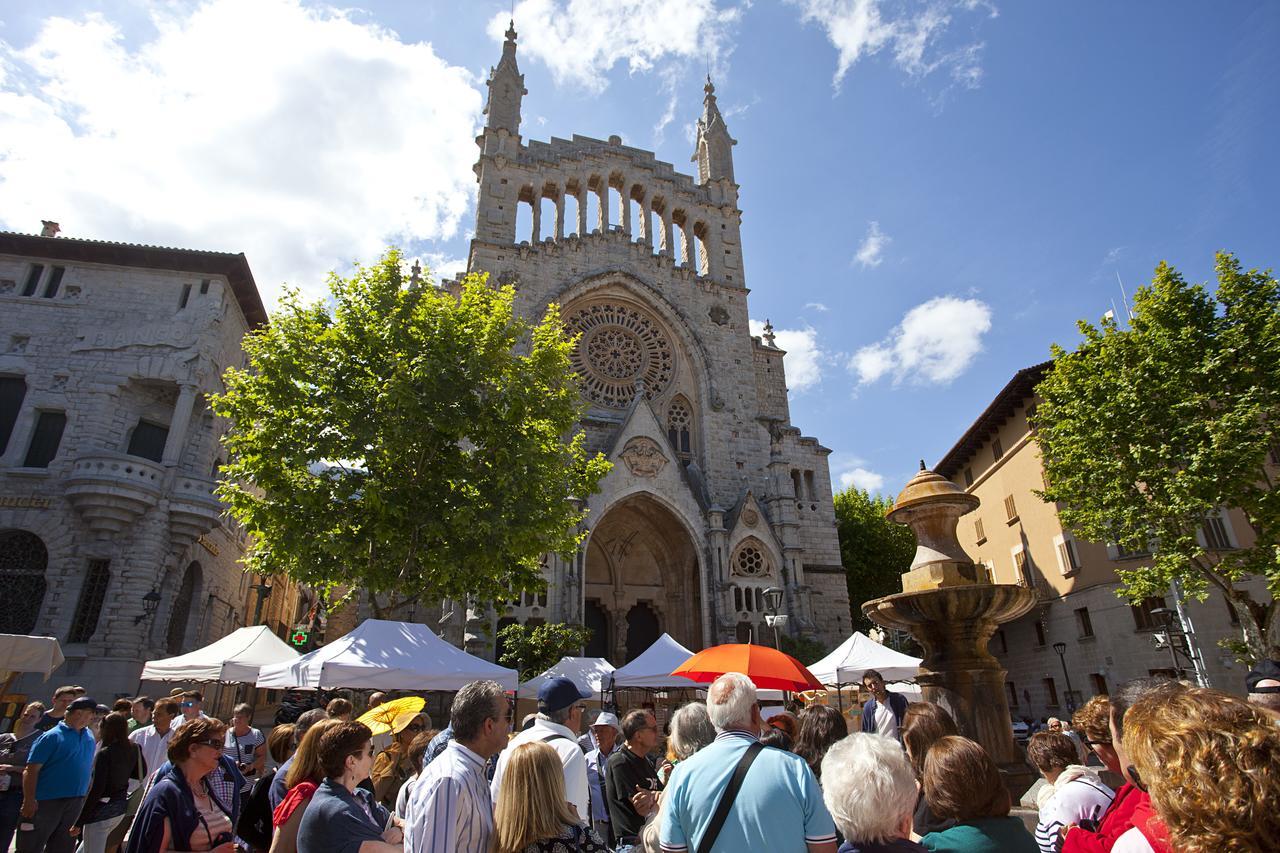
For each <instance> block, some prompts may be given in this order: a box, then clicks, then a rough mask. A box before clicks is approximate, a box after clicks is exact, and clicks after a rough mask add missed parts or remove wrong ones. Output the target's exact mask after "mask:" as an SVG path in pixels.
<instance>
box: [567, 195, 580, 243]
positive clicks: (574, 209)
mask: <svg viewBox="0 0 1280 853" xmlns="http://www.w3.org/2000/svg"><path fill="white" fill-rule="evenodd" d="M575 234H578V196H577V194H576V193H569V192H566V193H565V196H564V236H566V237H572V236H574V235H575Z"/></svg>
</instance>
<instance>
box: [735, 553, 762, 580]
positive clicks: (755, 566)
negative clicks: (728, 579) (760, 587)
mask: <svg viewBox="0 0 1280 853" xmlns="http://www.w3.org/2000/svg"><path fill="white" fill-rule="evenodd" d="M733 570H734V574H738V575H742V576H744V577H749V578H755V577H760V576H761V575H766V574H768V573H769V561H768V559H767V558H766V557H765V555H764V553H763V552H762V551H761V550H760V549H759V548H757V547H756V546H754V545H744V546H743V547H742V548H741V549H739V550H738V555H737V556H736V557H735V558H734V560H733Z"/></svg>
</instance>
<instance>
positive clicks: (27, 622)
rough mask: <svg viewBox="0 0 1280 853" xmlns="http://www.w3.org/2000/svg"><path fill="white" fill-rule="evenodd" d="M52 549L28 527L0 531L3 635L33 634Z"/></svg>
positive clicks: (0, 608)
mask: <svg viewBox="0 0 1280 853" xmlns="http://www.w3.org/2000/svg"><path fill="white" fill-rule="evenodd" d="M48 565H49V551H48V550H47V549H46V548H45V547H44V542H43V541H42V540H41V539H40V537H39V536H36V535H35V534H34V533H31V532H29V531H26V530H6V531H4V532H3V533H0V589H3V590H4V599H5V605H4V607H0V634H30V633H31V632H32V631H34V630H35V628H36V619H37V618H38V617H39V616H40V605H41V604H42V603H43V602H44V591H45V587H46V583H45V578H44V571H45V569H46V568H47V567H48Z"/></svg>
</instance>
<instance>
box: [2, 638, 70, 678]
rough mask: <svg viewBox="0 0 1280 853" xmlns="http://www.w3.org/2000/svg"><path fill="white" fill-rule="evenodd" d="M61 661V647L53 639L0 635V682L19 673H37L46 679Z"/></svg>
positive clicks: (60, 664)
mask: <svg viewBox="0 0 1280 853" xmlns="http://www.w3.org/2000/svg"><path fill="white" fill-rule="evenodd" d="M63 660H65V658H63V657H62V647H61V646H59V645H58V641H57V640H55V639H54V638H53V637H30V636H28V635H26V634H0V682H5V681H7V680H10V679H11V678H12V677H13V676H14V675H16V674H17V673H19V672H38V673H40V674H41V675H42V676H44V677H45V679H48V678H49V675H50V674H51V673H52V672H53V671H54V670H55V669H57V668H58V667H60V666H62V662H63Z"/></svg>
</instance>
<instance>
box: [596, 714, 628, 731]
mask: <svg viewBox="0 0 1280 853" xmlns="http://www.w3.org/2000/svg"><path fill="white" fill-rule="evenodd" d="M591 725H592V727H593V728H594V727H595V726H613V727H614V728H615V729H621V728H622V727H621V726H620V725H619V724H618V715H617V714H614V713H611V712H609V711H601V712H600V714H599V716H597V717H596V719H595V722H593V723H592V724H591Z"/></svg>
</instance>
